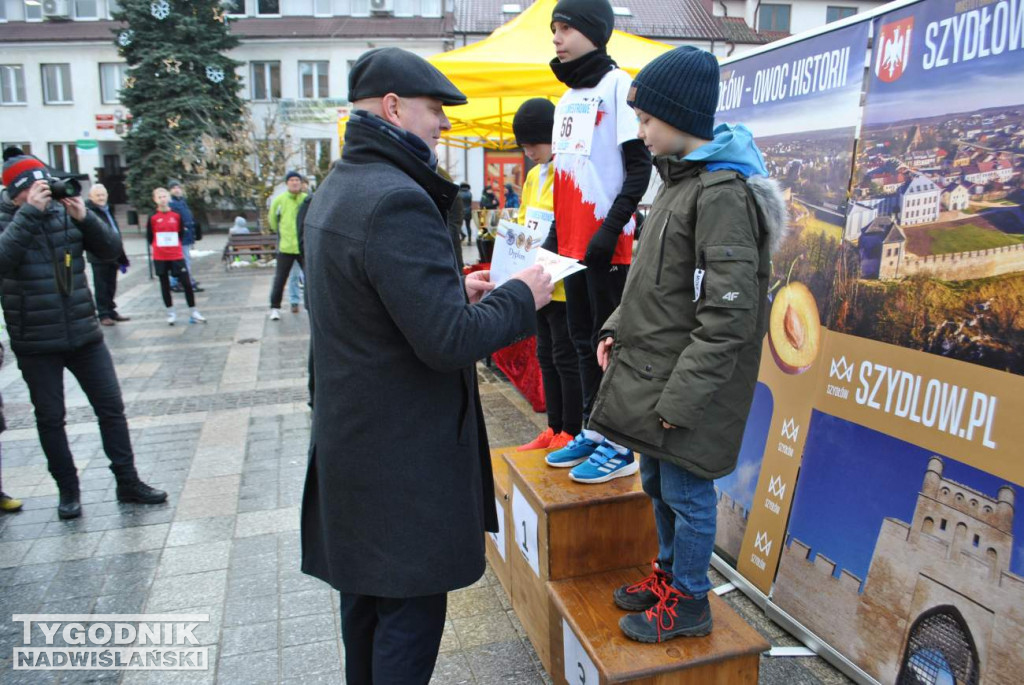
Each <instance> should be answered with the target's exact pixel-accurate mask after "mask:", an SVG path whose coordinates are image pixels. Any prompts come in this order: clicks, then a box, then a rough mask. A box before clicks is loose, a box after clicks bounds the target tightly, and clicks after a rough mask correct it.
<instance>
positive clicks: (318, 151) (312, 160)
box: [302, 138, 331, 184]
mask: <svg viewBox="0 0 1024 685" xmlns="http://www.w3.org/2000/svg"><path fill="white" fill-rule="evenodd" d="M302 163H303V165H304V166H305V168H306V175H307V176H309V177H311V178H314V179H316V182H317V183H318V184H319V183H320V182H321V181H323V180H324V179H325V178H326V177H327V172H329V171H330V170H331V139H330V138H306V139H304V140H303V141H302Z"/></svg>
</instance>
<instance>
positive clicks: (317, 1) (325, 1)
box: [313, 0, 334, 17]
mask: <svg viewBox="0 0 1024 685" xmlns="http://www.w3.org/2000/svg"><path fill="white" fill-rule="evenodd" d="M331 5H332V0H313V14H314V15H316V16H318V17H329V16H331V15H332V14H334V8H333V7H332V6H331Z"/></svg>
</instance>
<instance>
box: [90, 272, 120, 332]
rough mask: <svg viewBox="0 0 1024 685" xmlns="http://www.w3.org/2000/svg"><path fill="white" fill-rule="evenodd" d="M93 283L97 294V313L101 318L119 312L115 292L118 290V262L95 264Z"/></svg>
mask: <svg viewBox="0 0 1024 685" xmlns="http://www.w3.org/2000/svg"><path fill="white" fill-rule="evenodd" d="M92 283H93V290H94V293H93V294H94V295H95V296H96V314H97V315H99V317H100V318H101V319H103V318H107V317H112V316H113V315H114V314H115V313H117V305H116V304H114V293H116V292H117V264H93V265H92Z"/></svg>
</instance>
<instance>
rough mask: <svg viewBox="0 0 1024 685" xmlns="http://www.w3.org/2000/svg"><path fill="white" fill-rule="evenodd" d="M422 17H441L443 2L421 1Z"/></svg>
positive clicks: (433, 0)
mask: <svg viewBox="0 0 1024 685" xmlns="http://www.w3.org/2000/svg"><path fill="white" fill-rule="evenodd" d="M420 15H421V16H424V17H440V16H441V0H420Z"/></svg>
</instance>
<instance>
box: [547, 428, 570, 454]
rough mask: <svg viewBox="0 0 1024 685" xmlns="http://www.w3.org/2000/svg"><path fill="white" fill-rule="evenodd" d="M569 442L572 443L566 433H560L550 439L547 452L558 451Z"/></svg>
mask: <svg viewBox="0 0 1024 685" xmlns="http://www.w3.org/2000/svg"><path fill="white" fill-rule="evenodd" d="M570 442H572V436H571V435H569V434H568V433H566V432H565V431H562V432H561V433H559V434H558V435H556V436H555V437H553V438H551V442H550V443H548V447H547V448H548V449H549V450H560V449H562V448H563V447H565V446H566V445H568V444H569V443H570Z"/></svg>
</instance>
